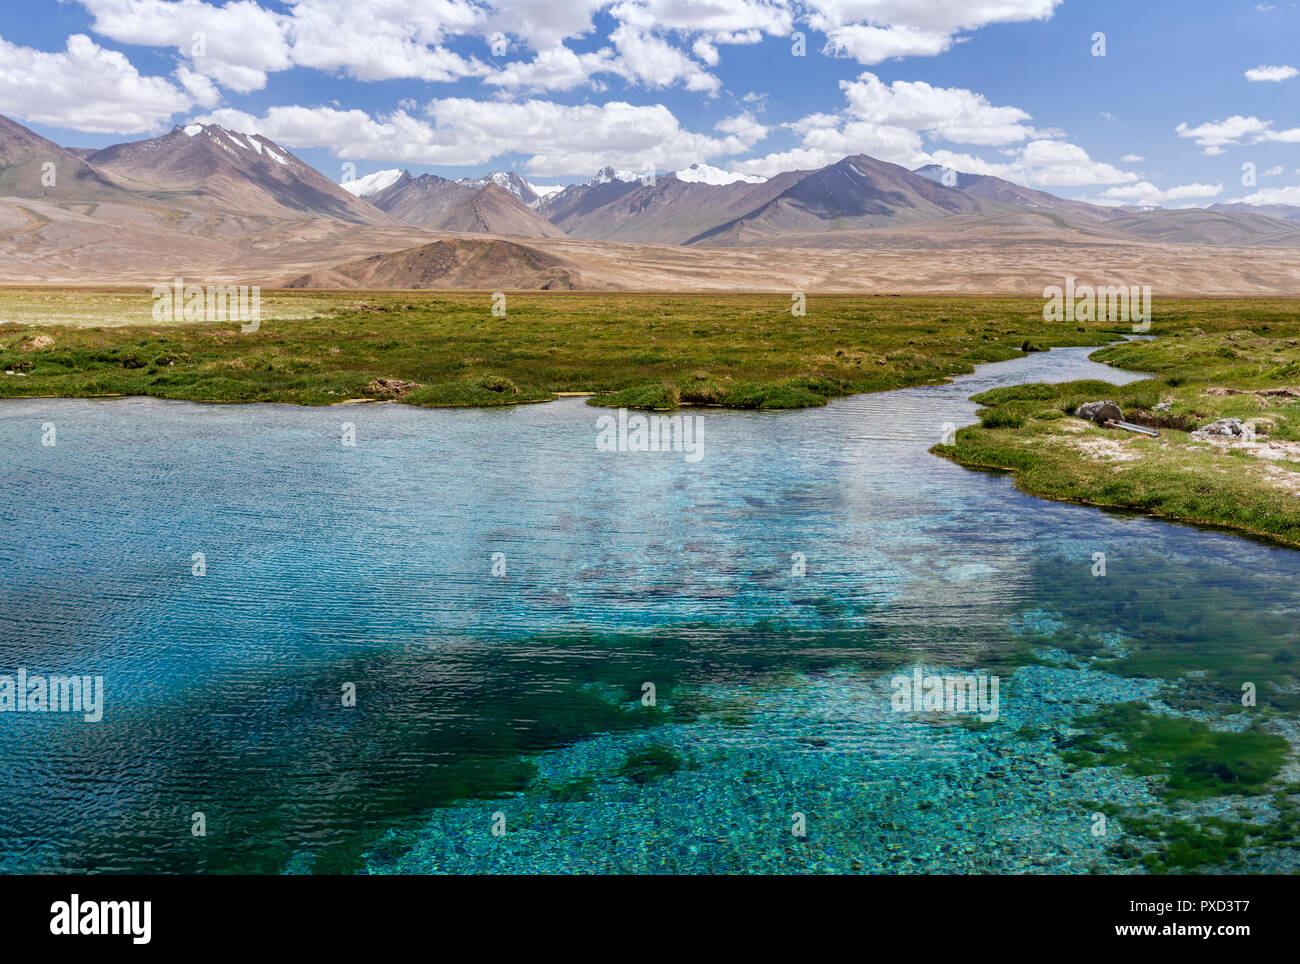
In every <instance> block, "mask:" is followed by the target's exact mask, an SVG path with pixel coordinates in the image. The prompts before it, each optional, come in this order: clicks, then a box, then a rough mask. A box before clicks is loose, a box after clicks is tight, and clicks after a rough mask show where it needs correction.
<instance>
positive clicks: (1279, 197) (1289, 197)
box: [1242, 171, 1300, 207]
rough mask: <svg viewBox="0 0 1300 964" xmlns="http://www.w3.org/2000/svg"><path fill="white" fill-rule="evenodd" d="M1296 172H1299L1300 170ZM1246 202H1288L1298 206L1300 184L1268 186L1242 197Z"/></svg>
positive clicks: (1299, 204) (1299, 202) (1299, 201)
mask: <svg viewBox="0 0 1300 964" xmlns="http://www.w3.org/2000/svg"><path fill="white" fill-rule="evenodd" d="M1296 173H1298V174H1300V171H1297V172H1296ZM1242 201H1244V202H1245V203H1246V204H1290V205H1292V206H1295V207H1300V184H1294V185H1292V186H1291V187H1269V188H1264V189H1263V190H1260V191H1256V192H1255V193H1254V194H1250V195H1247V196H1246V197H1244V198H1242Z"/></svg>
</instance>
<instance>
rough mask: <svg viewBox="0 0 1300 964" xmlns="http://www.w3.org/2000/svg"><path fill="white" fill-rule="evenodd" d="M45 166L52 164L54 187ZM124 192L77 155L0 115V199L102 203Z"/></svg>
mask: <svg viewBox="0 0 1300 964" xmlns="http://www.w3.org/2000/svg"><path fill="white" fill-rule="evenodd" d="M47 164H53V169H52V170H53V181H54V183H53V184H49V183H48V181H49V180H50V177H49V176H48V173H49V171H50V170H51V169H50V168H48V167H46V166H45V165H47ZM127 193H128V192H126V191H125V190H123V188H122V187H121V186H120V185H118V184H117V183H116V182H115V181H114V180H113V179H112V178H110V177H108V176H106V175H105V174H104V173H103V172H102V171H98V170H96V169H95V168H94V167H93V166H92V165H90V164H88V163H86V161H85V160H83V159H82V158H81V157H79V156H78V155H77V154H75V153H73V152H72V151H69V150H65V149H64V148H62V147H60V146H59V145H58V144H55V143H54V142H53V141H51V140H47V139H46V138H44V137H41V136H40V135H39V134H37V133H36V132H35V131H30V130H28V129H27V128H26V127H23V125H21V124H18V123H15V122H14V121H11V120H10V119H9V118H8V117H4V116H0V196H3V197H16V198H29V199H35V198H48V199H49V200H51V201H59V200H78V201H105V200H113V199H121V198H122V197H124V196H125V195H126V194H127Z"/></svg>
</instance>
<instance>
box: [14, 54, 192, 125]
mask: <svg viewBox="0 0 1300 964" xmlns="http://www.w3.org/2000/svg"><path fill="white" fill-rule="evenodd" d="M180 80H181V83H182V84H184V87H183V88H182V87H179V86H177V85H176V84H173V83H172V82H171V81H169V80H167V79H166V78H163V77H145V76H142V75H141V74H140V73H139V71H137V70H136V69H135V67H134V66H132V64H131V62H130V61H129V60H127V59H126V57H125V56H124V55H122V54H120V53H118V52H117V51H115V50H105V49H104V48H103V47H100V46H99V45H97V44H96V43H95V42H94V41H93V40H91V39H90V38H89V37H87V36H86V35H85V34H73V35H72V36H71V37H69V38H68V41H67V46H66V48H65V49H64V50H63V51H62V52H59V53H47V52H45V51H41V50H34V49H32V48H31V47H20V46H18V45H16V44H12V43H9V42H8V41H6V40H5V39H4V38H0V113H4V114H10V115H12V116H14V117H18V118H20V119H22V120H25V121H28V122H32V123H37V124H50V125H51V126H54V127H67V128H72V129H74V130H81V131H89V132H91V133H99V134H134V133H140V132H148V131H154V130H157V129H158V128H159V127H161V126H162V125H163V124H165V123H166V121H167V120H168V119H169V118H170V117H171V116H172V115H173V114H175V113H177V112H179V111H184V110H189V109H190V107H191V106H192V105H193V104H194V103H196V102H198V103H202V102H203V101H205V100H207V88H205V87H204V85H203V84H202V82H201V80H200V79H197V78H194V77H190V76H187V75H182V76H181V77H180Z"/></svg>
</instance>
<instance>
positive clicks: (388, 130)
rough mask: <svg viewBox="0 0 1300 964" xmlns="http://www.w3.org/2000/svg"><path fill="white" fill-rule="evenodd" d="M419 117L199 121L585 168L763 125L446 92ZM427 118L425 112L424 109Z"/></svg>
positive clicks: (228, 115)
mask: <svg viewBox="0 0 1300 964" xmlns="http://www.w3.org/2000/svg"><path fill="white" fill-rule="evenodd" d="M424 115H425V116H423V117H417V116H412V115H411V114H410V113H408V112H407V111H405V110H399V111H395V112H394V113H392V114H389V115H387V116H385V117H382V118H375V117H372V116H371V115H369V114H367V113H366V112H365V111H360V110H339V109H337V108H333V107H310V108H308V107H293V106H285V107H273V108H271V109H270V110H268V111H267V112H266V113H265V114H264V115H263V116H261V117H254V116H252V115H249V114H247V113H243V112H241V111H233V110H218V111H213V112H212V113H210V114H208V115H205V116H204V117H202V118H199V120H200V121H202V122H204V123H217V124H221V125H222V126H223V127H229V128H231V129H233V130H238V131H245V132H249V133H258V134H263V135H265V136H266V137H269V138H271V139H272V140H274V141H276V142H277V143H280V144H283V145H284V146H285V147H290V148H302V147H324V148H328V149H329V150H330V151H331V152H332V153H333V154H334V155H335V156H337V157H341V158H347V159H351V160H376V161H385V162H406V163H413V164H434V165H472V164H487V163H489V162H490V161H492V160H494V159H497V158H500V157H503V156H505V155H510V154H523V155H526V156H527V161H526V163H525V167H526V169H527V170H528V172H529V173H531V174H534V175H537V176H563V175H572V174H590V173H593V172H595V171H597V170H599V169H600V168H602V167H605V166H606V165H610V166H613V167H620V168H631V169H637V170H640V169H642V168H644V167H645V166H647V165H649V164H653V165H654V166H655V167H656V168H657V169H659V170H668V169H672V168H679V167H686V166H688V165H689V164H691V163H694V162H697V161H702V160H708V159H710V158H714V157H720V156H725V155H729V154H736V153H740V152H743V151H747V150H750V149H751V148H752V147H753V146H754V144H755V143H756V142H757V140H758V139H759V138H761V137H762V136H764V134H765V133H766V129H765V128H763V127H762V125H760V124H756V123H752V122H751V121H752V119H750V120H746V119H745V118H744V117H743V115H742V116H741V117H737V118H732V119H730V120H729V121H724V122H723V123H722V125H719V134H720V136H712V135H708V134H700V133H695V132H692V131H688V130H686V129H685V128H683V127H682V126H681V125H680V124H679V123H678V121H677V118H676V117H675V116H673V114H672V112H671V111H669V110H668V108H666V107H664V106H662V105H654V106H637V105H633V104H628V103H624V102H621V101H611V102H608V103H605V104H600V105H596V104H578V105H565V104H556V103H552V102H550V101H543V100H528V101H523V102H520V103H500V102H489V101H477V100H473V99H470V98H463V97H452V98H443V99H439V100H434V101H432V102H430V103H429V104H428V106H427V107H426V108H425V110H424ZM426 118H428V119H426Z"/></svg>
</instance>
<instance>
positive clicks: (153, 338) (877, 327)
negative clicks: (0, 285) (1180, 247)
mask: <svg viewBox="0 0 1300 964" xmlns="http://www.w3.org/2000/svg"><path fill="white" fill-rule="evenodd" d="M151 304H152V301H151V298H150V293H149V291H148V290H145V289H133V290H131V289H85V290H79V289H0V320H7V319H17V320H16V321H8V322H7V323H5V324H3V325H0V372H7V371H13V372H15V374H13V375H4V374H0V394H2V395H8V396H18V395H29V396H30V395H54V396H88V395H106V394H126V395H153V396H158V397H163V398H176V399H189V400H193V401H239V402H248V401H268V402H294V403H300V404H309V405H319V404H328V403H331V402H338V401H341V400H343V399H348V398H397V399H399V400H401V401H404V402H408V403H411V404H419V405H500V404H514V403H519V402H528V401H537V400H542V399H547V398H551V397H553V396H554V393H556V392H591V393H596V394H597V395H598V396H599V397H597V398H596V399H594V402H595V403H596V404H608V405H614V406H619V405H626V406H629V407H642V408H671V407H673V406H675V405H691V404H697V405H719V406H723V407H728V408H747V409H756V408H799V407H804V406H809V405H821V404H825V402H826V401H827V399H829V398H833V397H836V396H841V395H847V394H853V393H857V392H871V391H881V390H884V389H890V388H898V387H901V386H906V385H915V384H920V383H924V382H937V381H942V380H943V379H945V378H948V377H949V376H952V375H955V374H959V373H962V372H968V371H970V370H971V369H972V368H973V366H974V365H975V364H978V363H980V362H986V361H998V360H1002V359H1007V358H1013V357H1015V356H1016V355H1017V354H1019V352H1020V350H1021V348H1022V346H1024V345H1025V344H1026V343H1027V342H1032V343H1033V344H1034V345H1035V346H1037V347H1048V346H1056V345H1100V344H1103V343H1105V342H1106V341H1108V340H1111V339H1112V338H1113V337H1114V335H1113V330H1114V328H1115V326H1114V325H1106V324H1098V323H1091V324H1078V325H1074V324H1071V325H1063V326H1059V327H1057V328H1054V329H1051V330H1045V328H1044V324H1043V321H1042V305H1041V301H1039V300H1038V299H1026V298H898V297H872V296H814V297H811V298H809V300H808V302H807V314H806V316H803V317H794V316H792V315H791V312H790V304H791V302H790V296H789V295H788V294H782V293H773V294H764V295H705V294H700V295H696V294H691V295H683V294H662V293H608V292H599V293H584V294H572V293H558V292H557V293H550V292H533V293H520V294H515V293H510V294H508V296H507V312H506V315H505V317H495V316H493V314H492V311H491V309H492V300H491V294H490V293H487V292H356V291H351V292H263V299H262V309H263V310H262V321H261V324H260V328H259V329H258V330H257V331H256V332H249V333H243V332H241V330H240V326H239V325H238V324H234V323H230V322H226V323H216V324H173V323H154V322H152V321H150V320H149V309H150V307H151ZM99 315H102V317H103V321H102V323H96V318H97V317H98V316H99ZM69 322H71V323H69ZM376 379H385V380H388V382H387V383H382V384H376V383H375V382H376Z"/></svg>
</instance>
